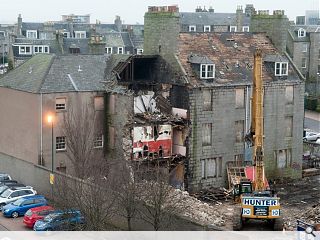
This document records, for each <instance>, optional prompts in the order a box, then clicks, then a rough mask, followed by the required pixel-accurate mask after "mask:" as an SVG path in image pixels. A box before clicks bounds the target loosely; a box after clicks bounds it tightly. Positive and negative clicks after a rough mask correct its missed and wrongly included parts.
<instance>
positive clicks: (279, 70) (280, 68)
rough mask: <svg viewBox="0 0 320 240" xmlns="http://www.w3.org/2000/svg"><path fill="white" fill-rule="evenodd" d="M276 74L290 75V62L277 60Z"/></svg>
mask: <svg viewBox="0 0 320 240" xmlns="http://www.w3.org/2000/svg"><path fill="white" fill-rule="evenodd" d="M275 76H288V63H287V62H276V63H275Z"/></svg>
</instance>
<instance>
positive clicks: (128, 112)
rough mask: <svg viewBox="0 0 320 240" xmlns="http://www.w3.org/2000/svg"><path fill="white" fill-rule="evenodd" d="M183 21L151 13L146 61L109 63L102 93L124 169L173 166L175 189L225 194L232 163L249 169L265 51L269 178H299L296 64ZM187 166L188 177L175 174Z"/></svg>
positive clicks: (160, 10)
mask: <svg viewBox="0 0 320 240" xmlns="http://www.w3.org/2000/svg"><path fill="white" fill-rule="evenodd" d="M179 18H180V15H179V9H178V8H177V7H176V6H174V7H171V6H168V7H149V9H148V12H147V13H146V14H145V36H144V37H145V41H144V54H145V55H139V56H138V55H134V56H130V55H122V56H117V55H114V56H112V57H111V58H110V59H109V63H108V64H107V66H108V69H107V80H106V86H107V91H108V95H109V97H108V99H109V100H108V101H111V102H112V103H111V104H110V106H111V107H110V109H113V112H112V114H107V116H109V117H110V121H108V122H109V126H108V129H110V131H109V133H111V136H110V137H111V139H113V140H111V141H112V142H114V143H115V144H114V145H115V146H117V148H119V146H121V150H122V151H123V153H124V154H125V156H126V159H127V160H130V161H136V162H139V163H143V164H146V160H148V161H152V162H164V163H168V164H169V165H172V166H174V167H172V168H171V176H172V175H174V177H177V176H179V177H180V182H179V181H178V182H179V184H176V185H179V186H181V183H182V182H184V187H185V188H187V189H188V190H189V191H191V192H192V191H197V190H199V189H202V188H208V187H211V186H227V172H226V166H227V164H228V163H229V162H238V163H239V164H244V163H249V164H250V162H251V161H252V160H251V148H250V147H249V146H248V145H247V144H246V143H245V141H244V136H245V134H246V133H247V132H248V130H249V128H250V119H251V116H250V115H251V113H250V111H251V109H250V98H251V88H252V75H253V56H254V51H255V50H256V49H257V48H259V49H261V50H262V53H263V58H264V61H263V80H264V119H265V123H264V128H265V146H264V149H265V168H266V175H267V177H268V178H269V179H270V178H282V177H292V178H299V177H301V156H302V129H303V96H304V82H303V81H301V80H300V73H299V71H298V70H297V69H295V67H294V65H293V64H292V60H291V59H290V58H289V57H288V55H287V54H284V53H282V52H280V51H279V50H277V49H276V48H275V47H274V45H273V44H272V43H271V41H270V40H269V39H268V38H267V37H266V36H265V34H262V33H249V32H242V33H234V32H219V33H196V32H194V33H193V32H191V33H180V29H179V28H180V19H179ZM123 112H124V113H123ZM119 122H121V124H120V125H119ZM181 162H183V165H180V166H181V169H182V171H181V169H180V170H177V169H175V167H177V166H179V163H180V164H181ZM177 164H178V165H177ZM182 167H183V168H182ZM181 172H183V174H182V173H181ZM182 176H183V180H181V178H182ZM175 180H176V179H175ZM175 180H172V182H176V183H177V181H175Z"/></svg>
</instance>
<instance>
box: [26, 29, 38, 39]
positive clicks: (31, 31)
mask: <svg viewBox="0 0 320 240" xmlns="http://www.w3.org/2000/svg"><path fill="white" fill-rule="evenodd" d="M34 34H35V37H30V36H29V35H34ZM26 38H27V39H38V31H37V30H27V31H26Z"/></svg>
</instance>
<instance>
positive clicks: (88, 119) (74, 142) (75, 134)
mask: <svg viewBox="0 0 320 240" xmlns="http://www.w3.org/2000/svg"><path fill="white" fill-rule="evenodd" d="M70 106H72V104H70ZM73 106H74V105H73ZM96 120H97V119H96V114H95V111H94V110H93V106H92V107H91V108H90V106H89V105H88V104H87V105H84V106H82V105H81V104H79V105H77V107H70V108H69V109H68V111H67V112H65V113H64V115H63V122H62V126H61V129H62V132H63V134H64V136H66V145H67V148H68V149H67V152H66V155H67V157H68V159H69V161H70V163H71V165H72V167H73V168H74V174H75V176H76V177H79V178H86V177H89V176H90V175H92V174H91V170H92V167H93V166H94V165H96V166H97V161H98V162H99V163H101V161H100V159H102V158H103V153H102V151H99V150H96V149H94V140H95V137H96V129H97V125H98V124H101V123H99V121H96Z"/></svg>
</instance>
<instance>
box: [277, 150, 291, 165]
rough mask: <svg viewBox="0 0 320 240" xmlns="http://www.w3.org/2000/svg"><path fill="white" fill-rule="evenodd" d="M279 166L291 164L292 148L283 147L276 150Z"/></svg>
mask: <svg viewBox="0 0 320 240" xmlns="http://www.w3.org/2000/svg"><path fill="white" fill-rule="evenodd" d="M275 155H276V158H277V166H278V168H286V167H289V166H290V165H291V149H283V150H279V151H278V152H275Z"/></svg>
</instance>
